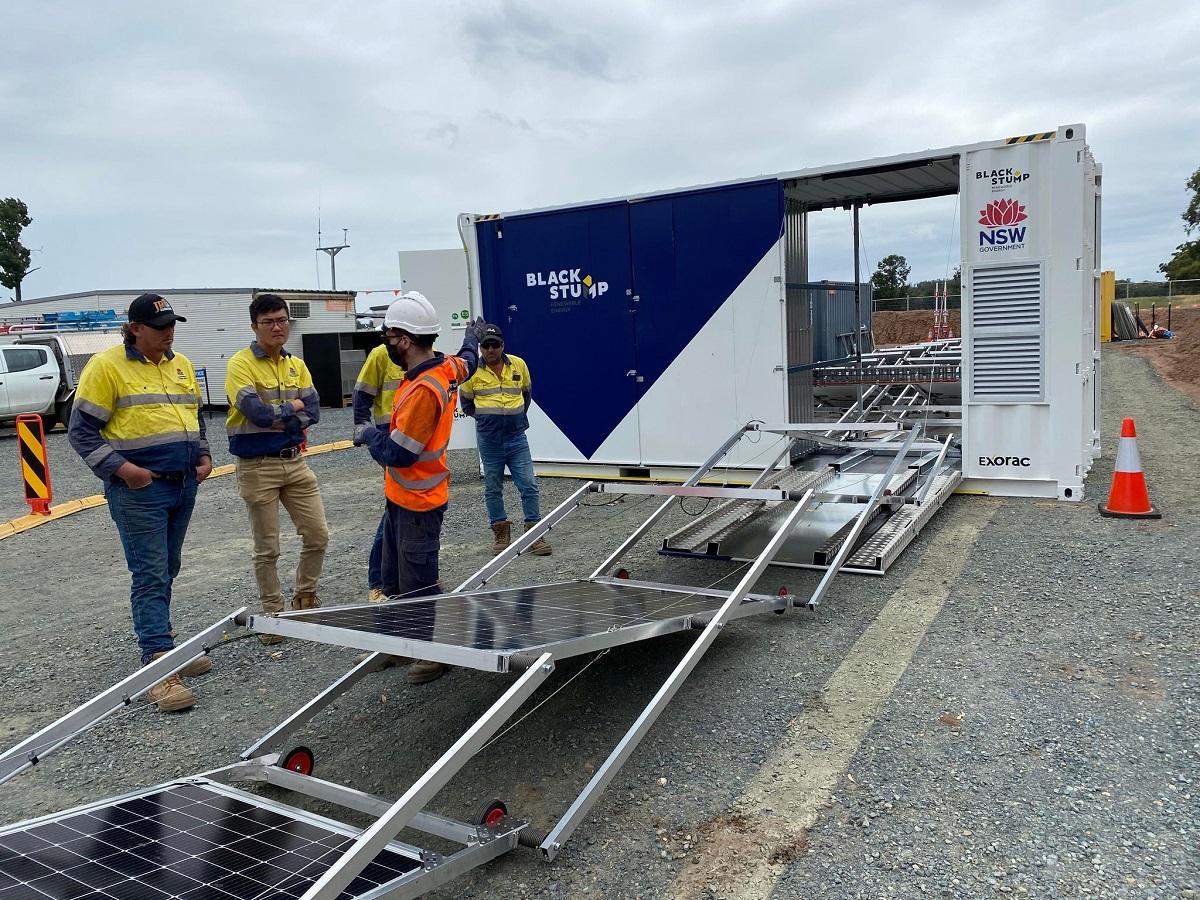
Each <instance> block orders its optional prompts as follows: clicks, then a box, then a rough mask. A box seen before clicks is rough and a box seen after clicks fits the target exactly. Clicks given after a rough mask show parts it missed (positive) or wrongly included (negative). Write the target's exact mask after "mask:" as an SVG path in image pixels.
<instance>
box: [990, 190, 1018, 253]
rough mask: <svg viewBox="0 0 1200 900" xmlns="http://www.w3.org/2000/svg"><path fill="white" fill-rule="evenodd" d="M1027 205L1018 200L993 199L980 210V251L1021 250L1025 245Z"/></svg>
mask: <svg viewBox="0 0 1200 900" xmlns="http://www.w3.org/2000/svg"><path fill="white" fill-rule="evenodd" d="M1027 218H1029V217H1028V216H1027V215H1025V207H1024V206H1023V205H1022V204H1021V203H1019V202H1018V201H1016V200H1009V199H1004V200H993V201H992V202H991V203H989V204H988V205H987V206H985V207H984V208H983V209H981V210H980V211H979V224H980V225H982V226H983V228H981V229H980V231H979V252H980V253H988V252H991V251H996V250H1000V251H1003V250H1020V249H1022V248H1023V247H1024V246H1025V229H1026V227H1027V226H1025V225H1021V224H1020V223H1021V222H1024V221H1025V220H1026V219H1027Z"/></svg>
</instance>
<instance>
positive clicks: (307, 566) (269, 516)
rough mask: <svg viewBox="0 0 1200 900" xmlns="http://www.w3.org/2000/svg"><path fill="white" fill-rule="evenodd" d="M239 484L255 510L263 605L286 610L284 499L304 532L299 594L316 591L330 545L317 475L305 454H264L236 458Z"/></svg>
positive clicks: (298, 572) (256, 565)
mask: <svg viewBox="0 0 1200 900" xmlns="http://www.w3.org/2000/svg"><path fill="white" fill-rule="evenodd" d="M237 483H238V493H239V494H240V495H241V497H242V499H243V500H245V501H246V509H247V510H248V511H249V513H250V532H251V533H252V534H253V535H254V578H255V580H256V581H257V582H258V596H259V598H260V599H261V601H262V610H263V612H264V613H267V614H268V615H271V614H274V613H278V612H282V611H283V594H282V593H281V591H280V587H279V574H278V572H276V569H275V563H276V561H278V559H279V505H280V504H283V508H284V509H286V510H287V512H288V515H289V516H290V517H291V519H292V524H293V525H295V526H296V533H297V534H298V535H300V561H299V562H298V563H297V565H296V593H297V594H305V593H308V594H315V593H316V591H317V581H318V580H319V579H320V577H321V563H322V562H323V561H324V559H325V547H326V546H327V545H328V544H329V526H328V524H326V521H325V506H324V504H322V503H321V488H320V485H318V484H317V476H316V475H315V474H314V473H313V470H312V469H310V468H309V467H308V463H306V462H305V461H304V459H303V458H297V459H279V458H277V457H270V456H259V457H255V458H253V459H239V460H238V461H237Z"/></svg>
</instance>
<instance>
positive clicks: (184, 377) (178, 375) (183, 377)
mask: <svg viewBox="0 0 1200 900" xmlns="http://www.w3.org/2000/svg"><path fill="white" fill-rule="evenodd" d="M175 377H176V378H177V379H179V380H180V381H187V380H188V377H187V373H186V372H185V371H183V369H181V368H179V367H178V366H176V367H175Z"/></svg>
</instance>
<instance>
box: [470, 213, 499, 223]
mask: <svg viewBox="0 0 1200 900" xmlns="http://www.w3.org/2000/svg"><path fill="white" fill-rule="evenodd" d="M503 218H504V216H502V215H500V213H488V214H487V215H485V216H476V217H475V221H476V222H492V221H494V220H496V219H503Z"/></svg>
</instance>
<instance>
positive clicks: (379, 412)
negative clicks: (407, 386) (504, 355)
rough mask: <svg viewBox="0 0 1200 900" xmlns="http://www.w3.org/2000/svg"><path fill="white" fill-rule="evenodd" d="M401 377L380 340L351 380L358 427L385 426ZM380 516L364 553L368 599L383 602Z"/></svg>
mask: <svg viewBox="0 0 1200 900" xmlns="http://www.w3.org/2000/svg"><path fill="white" fill-rule="evenodd" d="M403 379H404V369H403V368H402V367H401V366H398V365H396V363H394V362H392V360H391V359H390V358H389V357H388V348H387V344H386V343H383V344H380V345H379V346H378V347H376V348H375V349H374V350H372V351H371V352H370V353H368V354H367V359H366V362H364V363H363V367H362V369H361V370H360V371H359V373H358V379H357V380H356V381H355V382H354V393H353V395H352V399H353V403H354V425H355V427H356V428H357V427H358V426H359V425H362V424H364V423H368V422H369V423H371V424H374V425H376V426H379V427H383V428H386V427H387V426H388V425H389V424H390V423H391V421H392V401H393V400H394V399H395V398H396V390H397V388H399V387H400V383H401V381H403ZM384 518H385V517H383V516H381V517H380V519H379V527H378V528H377V529H376V530H375V540H374V542H372V544H371V553H370V555H369V556H368V557H367V588H368V594H367V600H368V601H369V602H371V603H382V602H383V601H384V600H386V599H387V596H386V595H385V594H384V593H383V526H384Z"/></svg>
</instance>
